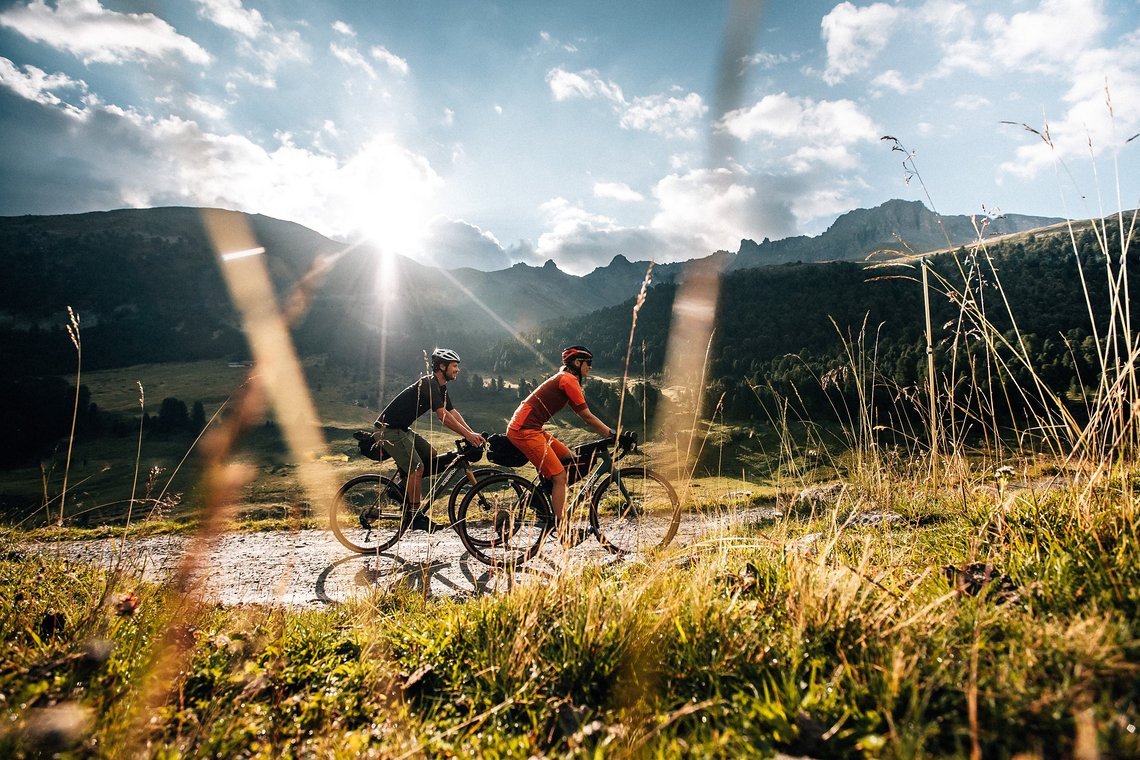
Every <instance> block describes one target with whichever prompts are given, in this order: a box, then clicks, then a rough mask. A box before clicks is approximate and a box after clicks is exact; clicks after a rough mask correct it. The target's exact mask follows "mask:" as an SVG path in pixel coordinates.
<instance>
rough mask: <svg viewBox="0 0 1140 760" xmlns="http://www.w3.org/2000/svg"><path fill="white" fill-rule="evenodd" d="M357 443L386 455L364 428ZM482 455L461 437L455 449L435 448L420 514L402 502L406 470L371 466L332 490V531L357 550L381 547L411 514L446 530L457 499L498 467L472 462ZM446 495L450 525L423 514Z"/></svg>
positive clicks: (371, 453)
mask: <svg viewBox="0 0 1140 760" xmlns="http://www.w3.org/2000/svg"><path fill="white" fill-rule="evenodd" d="M355 435H356V439H357V441H358V442H360V449H361V451H362V452H363V453H364V454H365V456H368V457H369V458H370V459H373V460H375V461H383V460H384V459H387V458H388V457H387V456H386V455H385V454H383V453H382V450H380V447H379V446H375V445H374V443H373V442H372V436H371V434H370V433H367V432H359V433H356V434H355ZM482 458H483V448H482V447H481V446H472V445H471V444H469V443H468V442H467V441H465V440H463V439H462V438H460V439H458V440H457V441H456V442H455V449H454V450H453V451H447V452H444V453H442V454H439V455H437V456H436V457H435V460H434V461H433V462H432V466H431V468H430V469H429V470H428V472H427V473H426V474H425V477H424V491H423V498H422V500H421V507H420V511H419V515H415V514H413V513H412V510H411V509H408V508H407V507H406V504H405V499H404V490H405V487H406V481H407V473H405V472H403V471H402V470H400V469H398V468H397V470H396V471H395V472H394V473H392V474H390V475H381V474H380V473H375V472H370V473H366V474H364V475H357V476H356V477H355V478H352V479H351V480H349V481H348V482H347V483H345V484H344V485H343V486H341V487H340V489H339V490H338V491H337V492H336V497H335V498H334V499H333V502H332V507H331V514H330V524H331V526H332V532H333V535H335V536H336V538H337V540H338V541H340V542H341V543H342V544H344V545H345V547H347V548H349V549H351V550H352V551H354V552H360V553H361V554H374V553H377V552H382V551H384V550H386V549H388V548H390V547H391V546H392V545H394V544H395V543H396V542H397V541H399V540H400V537H401V536H403V535H404V533H405V532H406V531H407V530H408V529H409V528H410V527H412V523H413V520H424V521H426V523H425V524H426V527H427V528H428V530H432V531H434V530H447V529H448V528H449V527H451V526H453V525H455V524H456V522H457V514H456V504H457V503H458V502H459V499H460V497H462V496H463V495H464V494H465V493H466V492H467V491H468V490H469V489H470V488H471V487H473V486H474V485H475V484H476V483H477V482H479V480H480V479H481V478H484V477H487V476H489V475H492V474H496V473H500V472H502V470H501V469H499V468H498V467H474V466H473V465H474V464H475V463H476V462H478V461H479V460H480V459H482ZM444 495H446V496H447V514H448V519H449V520H450V524H449V525H443V524H440V523H436V522H432V521H431V520H430V518H429V517H428V514H429V511H430V509H429V508H430V506H431V504H432V502H434V501H436V500H437V499H439V498H441V497H442V496H444Z"/></svg>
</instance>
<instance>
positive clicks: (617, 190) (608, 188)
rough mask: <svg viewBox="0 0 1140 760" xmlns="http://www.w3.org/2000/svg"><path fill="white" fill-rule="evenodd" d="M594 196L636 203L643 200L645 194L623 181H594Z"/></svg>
mask: <svg viewBox="0 0 1140 760" xmlns="http://www.w3.org/2000/svg"><path fill="white" fill-rule="evenodd" d="M594 197H595V198H609V199H610V200H615V201H622V202H623V203H636V202H638V201H643V200H645V196H643V195H642V194H641V193H639V192H637V191H636V190H634V189H633V188H631V187H630V186H629V185H627V184H625V183H624V182H595V183H594Z"/></svg>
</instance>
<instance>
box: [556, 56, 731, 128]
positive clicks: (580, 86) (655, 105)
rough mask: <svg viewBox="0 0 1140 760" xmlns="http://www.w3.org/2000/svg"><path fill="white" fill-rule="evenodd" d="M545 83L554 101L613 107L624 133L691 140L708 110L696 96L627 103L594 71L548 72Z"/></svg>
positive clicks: (648, 97) (644, 98)
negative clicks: (581, 101)
mask: <svg viewBox="0 0 1140 760" xmlns="http://www.w3.org/2000/svg"><path fill="white" fill-rule="evenodd" d="M546 82H547V84H549V85H550V91H551V93H553V95H554V99H555V100H556V101H564V100H570V99H573V98H585V99H587V100H588V99H593V98H602V99H603V100H606V101H609V102H610V103H611V104H612V105H613V109H614V112H615V113H616V114H617V115H618V124H619V125H620V126H621V127H622V128H623V129H635V130H640V131H645V132H650V133H653V134H658V135H663V136H665V137H680V138H684V139H690V140H691V139H693V138H695V137H697V136H698V130H697V128H696V126H695V124H696V122H698V121H699V120H700V119H701V118H702V117H704V115H705V114H706V113H707V112H708V106H706V105H705V103H704V100H703V99H702V98H701V96H700V95H699V94H697V93H695V92H690V93H688V94H687V95H684V96H683V97H674V96H668V95H644V96H640V97H636V98H634V99H633V101H632V102H630V101H628V100H626V97H625V95H624V94H623V93H622V90H621V87H619V86H618V85H617V84H616V83H614V82H612V81H605V80H603V79H602V78H601V76H600V75H599V74H598V72H597V71H595V70H593V69H587V70H584V71H578V72H572V71H566V70H565V69H561V68H555V69H551V70H550V71H548V72H547V74H546Z"/></svg>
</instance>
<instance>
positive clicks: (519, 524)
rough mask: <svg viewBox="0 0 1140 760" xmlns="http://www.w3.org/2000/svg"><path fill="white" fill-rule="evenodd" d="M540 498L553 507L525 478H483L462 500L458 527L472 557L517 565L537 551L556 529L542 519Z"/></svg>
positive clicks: (496, 564)
mask: <svg viewBox="0 0 1140 760" xmlns="http://www.w3.org/2000/svg"><path fill="white" fill-rule="evenodd" d="M538 500H542V504H541V506H543V507H546V508H545V510H543V513H544V514H549V512H550V508H549V506H548V505H546V502H545V499H544V497H543V496H542V495H541V494H539V493H536V491H535V489H534V485H533V484H532V483H531V482H530V481H529V480H527V479H526V478H523V477H520V476H518V475H515V474H513V473H500V474H498V475H491V476H489V477H487V478H484V479H482V480H480V481H479V482H478V483H477V484H476V485H474V486H472V487H471V488H470V489H469V490H468V491H467V494H466V495H465V496H464V497H463V500H462V501H461V502H459V509H458V511H457V514H456V517H457V518H458V519H457V520H456V523H455V529H456V531H457V532H458V533H459V538H460V540H462V541H463V545H464V546H465V547H466V548H467V551H468V552H469V553H470V554H471V556H472V557H474V558H475V559H477V560H479V561H480V562H483V563H485V564H488V565H491V566H493V567H506V566H509V565H518V564H521V563H523V562H526V561H527V560H528V559H530V558H531V557H533V556H534V555H535V554H537V553H538V550H539V549H541V548H542V542H543V541H544V540H545V539H546V536H547V534H548V533H550V531H551V530H552V529H553V522H552V521H551V520H544V519H540V518H539V512H538V509H536V507H538V506H539V505H538V504H536V502H537V501H538Z"/></svg>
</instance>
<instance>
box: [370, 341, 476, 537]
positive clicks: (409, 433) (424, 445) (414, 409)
mask: <svg viewBox="0 0 1140 760" xmlns="http://www.w3.org/2000/svg"><path fill="white" fill-rule="evenodd" d="M431 370H432V373H431V374H430V375H424V376H423V377H421V378H420V379H419V380H417V381H416V382H414V383H412V384H411V385H409V386H408V387H407V388H405V389H404V390H402V391H400V393H399V394H397V395H396V397H395V398H394V399H392V400H391V401H390V402H389V403H388V406H386V407H384V411H382V412H381V413H380V416H379V417H377V418H376V423H375V424H376V427H377V428H379V430H377V432H376V433H375V434H374V436H373V437H374V438H375V439H376V442H377V443H378V444H380V446H381V447H382V448H383V449H384V451H386V452H387V453H388V454H389V456H391V457H392V458H393V459H394V460H395V462H396V466H397V467H399V468H400V469H401V470H403V471H404V472H405V473H407V491H406V494H407V500H408V505H409V507H410V509H411V513H412V524H411V527H412V529H413V530H427V529H429V528H430V527H431V521H430V520H429V519H428V516H427V515H425V514H421V513H420V499H421V494H422V490H423V475H424V465H425V463H428V462H431V461H432V459H433V458H434V457H435V451H434V450H433V449H432V447H431V444H430V443H428V442H427V440H426V439H425V438H424V437H423V436H421V435H420V434H419V433H417V432H415V431H414V430H412V429H411V427H412V423H414V422H415V421H416V420H417V419H418V418H419V416H420V415H421V414H423V413H424V412H426V411H427V410H429V409H431V410H432V411H434V412H435V413H436V416H438V417H439V420H440V422H442V423H443V424H444V425H445V426H447V427H448V428H450V429H451V430H453V431H455V432H456V433H459V434H460V435H461V436H463V437H464V438H466V439H467V441H468V442H469V443H471V444H472V445H473V446H482V445H483V436H481V435H479V434H478V433H476V432H475V431H474V430H472V429H471V427H470V426H469V425H468V424H467V421H466V420H464V419H463V415H462V414H460V413H459V410H458V409H456V408H455V407H454V406H453V405H452V403H451V397H450V396H449V395H448V392H447V383H448V382H449V381H451V380H454V379H455V377H456V376H457V375H458V374H459V354H457V353H455V352H454V351H452V350H451V349H449V348H437V349H435V350H434V351H432V353H431Z"/></svg>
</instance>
